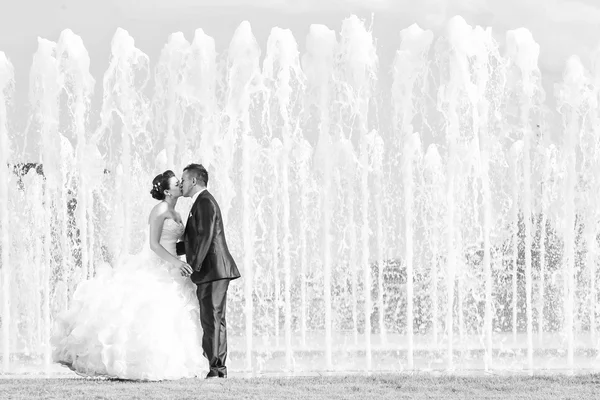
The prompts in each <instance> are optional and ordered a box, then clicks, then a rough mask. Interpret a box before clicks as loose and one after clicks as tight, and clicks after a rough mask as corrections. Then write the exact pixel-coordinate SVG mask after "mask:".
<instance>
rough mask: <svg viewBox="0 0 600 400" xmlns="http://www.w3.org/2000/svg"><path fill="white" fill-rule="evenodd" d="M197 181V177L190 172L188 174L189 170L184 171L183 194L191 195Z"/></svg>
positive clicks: (182, 177) (182, 180)
mask: <svg viewBox="0 0 600 400" xmlns="http://www.w3.org/2000/svg"><path fill="white" fill-rule="evenodd" d="M195 183H196V179H195V178H194V177H192V176H190V174H188V172H187V171H183V174H182V175H181V181H180V184H181V194H182V195H183V197H190V194H191V193H192V189H193V188H194V185H195Z"/></svg>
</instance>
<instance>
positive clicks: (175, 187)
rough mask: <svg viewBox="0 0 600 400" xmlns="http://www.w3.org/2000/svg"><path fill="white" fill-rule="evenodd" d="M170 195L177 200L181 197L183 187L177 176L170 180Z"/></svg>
mask: <svg viewBox="0 0 600 400" xmlns="http://www.w3.org/2000/svg"><path fill="white" fill-rule="evenodd" d="M169 193H171V196H173V197H175V198H178V197H181V185H180V184H179V179H177V177H176V176H172V177H171V179H169Z"/></svg>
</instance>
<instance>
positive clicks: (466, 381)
mask: <svg viewBox="0 0 600 400" xmlns="http://www.w3.org/2000/svg"><path fill="white" fill-rule="evenodd" d="M0 398H1V399H68V400H75V399H120V398H128V399H144V400H145V399H173V400H175V399H178V400H179V399H210V400H217V399H232V400H239V399H267V400H269V399H277V400H279V399H311V400H314V399H351V400H352V399H356V400H365V399H378V400H379V399H544V400H546V399H552V400H554V399H600V375H584V376H574V377H567V376H538V377H524V376H477V377H461V376H432V375H423V374H420V375H412V376H411V375H391V374H387V375H371V376H366V375H349V376H318V377H289V378H288V377H277V378H273V377H269V378H267V377H259V378H248V379H244V378H229V379H227V380H204V379H184V380H178V381H165V382H128V381H110V380H92V379H79V378H74V379H64V378H63V379H5V378H4V379H0Z"/></svg>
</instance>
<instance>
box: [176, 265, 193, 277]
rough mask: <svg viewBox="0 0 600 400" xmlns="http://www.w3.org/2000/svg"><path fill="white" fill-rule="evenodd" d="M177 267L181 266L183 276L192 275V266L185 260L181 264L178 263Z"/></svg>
mask: <svg viewBox="0 0 600 400" xmlns="http://www.w3.org/2000/svg"><path fill="white" fill-rule="evenodd" d="M177 268H179V272H181V275H182V276H190V275H191V274H192V272H193V270H192V267H190V265H189V264H188V263H186V262H184V261H181V262H180V263H179V265H177Z"/></svg>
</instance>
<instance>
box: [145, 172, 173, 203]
mask: <svg viewBox="0 0 600 400" xmlns="http://www.w3.org/2000/svg"><path fill="white" fill-rule="evenodd" d="M174 176H175V174H174V173H173V171H171V170H170V169H169V170H166V171H165V172H163V173H162V174H158V175H156V177H155V178H154V179H153V180H152V190H151V191H150V194H151V195H152V198H153V199H156V200H159V201H160V200H164V199H165V197H166V196H165V190H169V189H171V188H170V186H169V180H170V179H171V178H172V177H174Z"/></svg>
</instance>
